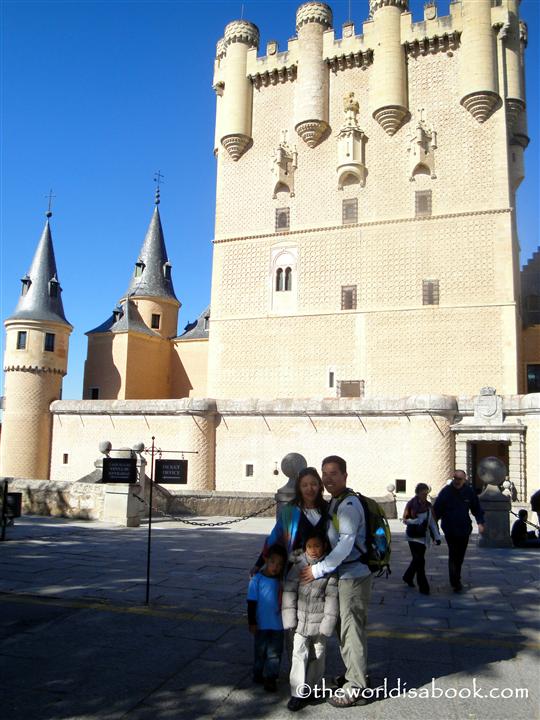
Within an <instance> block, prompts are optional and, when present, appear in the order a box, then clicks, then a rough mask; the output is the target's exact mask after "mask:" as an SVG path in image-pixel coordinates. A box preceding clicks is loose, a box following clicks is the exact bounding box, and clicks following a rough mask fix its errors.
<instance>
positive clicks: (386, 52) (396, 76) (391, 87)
mask: <svg viewBox="0 0 540 720" xmlns="http://www.w3.org/2000/svg"><path fill="white" fill-rule="evenodd" d="M488 1H489V0H488ZM407 9H408V0H371V1H370V10H371V14H372V16H373V23H374V26H375V33H374V37H375V48H374V56H373V70H372V72H371V82H370V96H371V100H370V104H371V107H372V114H373V117H374V118H375V120H376V121H377V122H378V123H379V125H380V126H381V127H382V128H383V130H384V131H385V132H386V133H388V135H394V134H395V133H396V132H397V130H398V129H399V127H400V125H401V123H402V122H403V120H404V119H405V117H406V116H407V114H408V102H407V66H406V63H405V49H404V47H403V45H402V43H401V14H402V13H403V12H407Z"/></svg>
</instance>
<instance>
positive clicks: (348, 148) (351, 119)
mask: <svg viewBox="0 0 540 720" xmlns="http://www.w3.org/2000/svg"><path fill="white" fill-rule="evenodd" d="M359 110H360V106H359V104H358V101H357V100H355V97H354V93H353V92H350V93H347V95H345V97H344V98H343V112H344V113H345V120H344V123H343V125H342V126H341V130H340V131H339V132H338V134H337V151H338V161H337V168H336V171H337V176H338V190H343V185H344V184H345V182H346V181H348V180H350V179H351V178H352V179H353V182H356V183H359V184H360V186H361V187H364V185H365V184H366V175H367V170H366V165H365V143H366V140H367V138H366V136H365V133H364V132H363V130H362V129H361V128H360V126H359V125H358V112H359Z"/></svg>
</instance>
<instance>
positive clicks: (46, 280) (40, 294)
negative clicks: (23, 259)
mask: <svg viewBox="0 0 540 720" xmlns="http://www.w3.org/2000/svg"><path fill="white" fill-rule="evenodd" d="M51 215H52V213H51V212H50V210H49V211H48V212H47V220H46V222H45V227H44V228H43V232H42V233H41V238H40V240H39V243H38V246H37V249H36V252H35V255H34V259H33V260H32V265H31V267H30V270H29V271H28V274H27V275H25V276H24V277H23V278H22V279H21V282H22V289H21V295H20V297H19V302H18V303H17V307H16V308H15V312H14V313H13V315H12V316H11V317H10V318H8V320H41V321H45V322H57V323H63V324H64V325H69V326H70V327H71V325H70V323H69V322H68V321H67V320H66V316H65V314H64V307H63V305H62V288H61V287H60V282H59V280H58V270H57V269H56V260H55V257H54V248H53V242H52V236H51V228H50V224H49V218H50V217H51Z"/></svg>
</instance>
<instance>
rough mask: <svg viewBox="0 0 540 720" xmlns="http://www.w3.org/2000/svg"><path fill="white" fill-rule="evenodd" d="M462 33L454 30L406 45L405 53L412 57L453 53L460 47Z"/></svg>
mask: <svg viewBox="0 0 540 720" xmlns="http://www.w3.org/2000/svg"><path fill="white" fill-rule="evenodd" d="M460 37H461V33H460V32H459V31H457V30H454V31H453V32H450V33H443V34H442V35H433V36H432V37H423V38H420V39H415V40H412V41H410V42H406V43H405V51H406V53H407V55H410V56H411V57H418V56H419V55H435V53H438V52H452V51H454V50H456V49H457V48H458V47H459V45H460Z"/></svg>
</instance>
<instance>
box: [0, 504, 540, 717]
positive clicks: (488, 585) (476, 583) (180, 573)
mask: <svg viewBox="0 0 540 720" xmlns="http://www.w3.org/2000/svg"><path fill="white" fill-rule="evenodd" d="M220 519H222V518H203V519H201V520H202V521H204V522H209V521H215V520H220ZM391 524H392V529H393V531H394V541H393V559H392V568H393V573H392V575H391V577H390V578H388V579H383V578H381V579H377V580H376V581H375V584H374V591H373V595H372V602H371V607H370V621H369V668H370V674H371V677H372V686H373V687H375V686H380V687H386V692H387V694H388V693H390V695H392V693H393V694H394V695H397V693H398V690H399V689H401V690H402V691H403V690H405V691H409V690H411V689H413V688H417V689H419V690H418V692H419V694H422V693H421V692H420V689H423V694H424V695H427V694H428V692H430V693H431V692H432V688H434V695H435V696H436V697H431V698H428V697H411V696H410V695H409V696H406V697H403V696H401V697H392V696H390V697H386V698H381V699H379V700H377V701H376V702H373V703H372V704H370V705H368V706H366V707H353V708H350V709H347V710H339V709H335V708H333V707H331V706H330V705H329V704H327V703H324V704H318V705H310V706H308V707H306V708H305V709H303V710H302V711H301V713H300V714H299V715H300V717H305V718H322V719H324V718H338V717H341V718H343V719H348V718H351V719H352V718H362V719H364V718H365V719H366V720H371V719H375V718H377V719H379V720H390V719H391V720H400V719H407V720H411V719H412V718H419V719H422V720H431V719H432V718H437V719H438V720H483V719H484V718H485V719H486V720H487V719H488V718H489V719H490V720H499V719H500V720H503V719H504V720H506V719H507V718H516V719H517V718H519V719H520V720H521V719H523V720H525V719H526V720H531V718H538V717H540V713H539V684H540V683H539V680H540V677H539V665H538V650H539V649H540V615H539V612H538V594H539V589H540V583H539V572H538V568H539V565H538V558H540V553H535V552H534V551H525V550H498V549H482V548H478V547H477V546H476V538H475V537H473V538H472V541H471V546H470V549H469V552H468V554H467V558H466V561H465V566H464V582H465V592H464V593H462V594H459V595H456V594H454V593H452V592H451V591H450V587H449V585H448V579H447V573H446V561H447V553H446V547H445V545H444V543H443V545H442V546H441V547H440V548H437V547H434V548H432V549H431V550H430V552H429V556H428V576H429V579H430V582H431V587H432V594H431V596H429V597H425V596H422V595H419V594H418V592H417V591H416V590H413V589H409V588H408V587H406V586H405V585H404V584H403V583H402V581H401V576H402V574H403V571H404V569H405V566H406V564H407V562H408V557H409V551H408V547H407V544H406V541H405V535H404V533H403V530H402V526H401V525H400V523H399V522H398V521H392V523H391ZM271 525H272V520H271V519H267V518H264V519H251V520H247V521H243V522H241V523H238V524H233V525H230V526H221V527H219V526H218V527H205V528H199V527H193V526H189V525H184V524H181V523H178V522H155V523H154V525H153V542H152V565H151V566H152V575H151V588H150V591H151V592H150V605H149V607H146V606H145V604H144V601H145V578H146V548H147V527H146V526H142V527H140V528H130V529H127V528H121V527H117V526H113V525H110V524H107V523H102V522H82V521H69V520H63V519H52V518H43V517H23V518H21V519H19V520H17V521H16V525H15V527H12V528H8V530H7V538H8V539H7V541H6V542H4V543H2V544H0V566H1V573H0V633H1V635H0V637H1V640H0V643H1V644H0V677H1V678H2V682H1V689H2V695H1V698H0V716H1V717H2V719H3V720H67V719H68V718H69V719H75V718H77V720H83V719H84V720H91V719H93V718H100V719H101V718H103V719H107V720H113V719H120V718H122V719H123V718H129V720H183V719H184V718H216V719H218V718H219V719H222V720H233V718H246V719H248V720H258V719H259V718H261V719H262V718H269V719H271V720H274V719H277V718H287V717H289V718H290V717H293V714H292V713H290V712H289V711H288V710H287V708H286V702H287V699H288V697H289V692H288V685H287V666H286V658H284V661H283V665H282V679H281V683H280V691H279V693H278V694H274V695H272V694H268V693H265V692H264V690H262V688H260V686H253V685H252V684H251V644H252V638H251V636H250V635H249V633H248V630H247V623H246V619H245V593H246V588H247V581H248V568H249V567H250V566H251V565H252V564H253V561H254V560H255V558H256V557H257V555H258V552H259V550H260V548H261V545H262V541H263V538H264V535H265V534H266V533H267V532H268V530H269V529H270V528H271ZM340 670H341V665H340V660H339V652H338V649H337V643H336V641H335V639H334V638H333V639H332V641H331V643H330V648H329V661H328V665H327V676H328V678H329V679H330V678H331V676H332V675H335V674H337V673H338V672H339V671H340ZM519 689H526V691H527V692H528V697H527V698H523V697H516V691H518V690H519ZM391 691H392V692H391ZM475 691H476V693H477V697H473V695H474V692H475ZM380 692H381V693H382V691H380ZM478 693H480V694H481V695H489V694H490V693H492V694H493V695H494V697H482V698H480V697H478ZM456 694H457V695H458V697H453V696H454V695H456ZM437 695H438V696H437ZM467 695H471V697H467Z"/></svg>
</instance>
